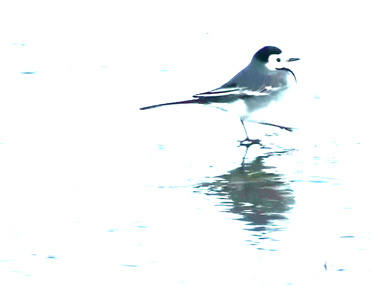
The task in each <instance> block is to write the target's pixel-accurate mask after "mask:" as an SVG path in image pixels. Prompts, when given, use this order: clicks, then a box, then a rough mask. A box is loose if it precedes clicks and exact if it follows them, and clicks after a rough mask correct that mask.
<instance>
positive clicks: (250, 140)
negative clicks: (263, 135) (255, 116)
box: [240, 138, 261, 146]
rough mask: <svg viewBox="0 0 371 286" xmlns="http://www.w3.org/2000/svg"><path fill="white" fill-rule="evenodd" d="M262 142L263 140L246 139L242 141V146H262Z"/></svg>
mask: <svg viewBox="0 0 371 286" xmlns="http://www.w3.org/2000/svg"><path fill="white" fill-rule="evenodd" d="M260 141H261V140H259V139H250V138H246V139H245V140H241V141H240V146H250V145H253V144H260Z"/></svg>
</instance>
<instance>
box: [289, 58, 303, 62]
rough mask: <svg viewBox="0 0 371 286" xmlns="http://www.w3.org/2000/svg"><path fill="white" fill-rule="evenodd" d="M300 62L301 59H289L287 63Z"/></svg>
mask: <svg viewBox="0 0 371 286" xmlns="http://www.w3.org/2000/svg"><path fill="white" fill-rule="evenodd" d="M298 60H300V59H299V58H289V59H288V60H287V61H288V62H295V61H298Z"/></svg>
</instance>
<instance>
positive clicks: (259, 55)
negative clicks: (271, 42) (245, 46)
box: [254, 46, 282, 63]
mask: <svg viewBox="0 0 371 286" xmlns="http://www.w3.org/2000/svg"><path fill="white" fill-rule="evenodd" d="M281 53H282V51H281V50H280V49H279V48H277V47H273V46H266V47H264V48H261V49H260V50H259V51H257V52H256V53H255V55H254V59H256V60H258V61H261V62H263V63H267V62H268V59H269V56H270V55H273V54H277V55H278V54H281Z"/></svg>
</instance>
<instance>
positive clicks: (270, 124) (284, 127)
mask: <svg viewBox="0 0 371 286" xmlns="http://www.w3.org/2000/svg"><path fill="white" fill-rule="evenodd" d="M259 124H263V125H269V126H273V127H277V128H280V129H283V130H286V131H290V132H292V131H293V130H294V128H292V127H286V126H282V125H277V124H273V123H268V122H259Z"/></svg>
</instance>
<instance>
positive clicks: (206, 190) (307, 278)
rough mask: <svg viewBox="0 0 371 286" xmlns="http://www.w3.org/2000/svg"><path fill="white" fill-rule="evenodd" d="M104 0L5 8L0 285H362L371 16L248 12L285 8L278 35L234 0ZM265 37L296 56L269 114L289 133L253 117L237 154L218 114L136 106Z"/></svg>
mask: <svg viewBox="0 0 371 286" xmlns="http://www.w3.org/2000/svg"><path fill="white" fill-rule="evenodd" d="M237 2H238V1H237ZM237 2H236V3H235V4H236V5H237V4H239V5H241V3H237ZM105 3H106V4H105V5H103V6H100V5H98V4H92V3H90V4H89V5H90V6H89V8H90V9H89V10H88V11H87V10H86V5H83V4H79V5H76V2H73V3H72V2H71V3H69V2H66V6H65V7H59V8H58V9H56V8H54V7H51V6H47V7H46V6H45V3H41V2H40V3H39V2H35V3H32V5H31V4H27V3H26V2H25V3H24V6H22V5H18V4H17V5H15V4H11V3H9V5H10V8H11V10H12V11H13V12H14V13H8V15H5V16H6V17H2V19H3V20H4V19H5V21H6V25H4V26H9V25H10V24H9V23H13V24H12V25H10V26H11V27H13V28H12V29H13V30H12V32H11V33H8V34H7V35H4V37H2V39H1V42H0V44H1V47H2V50H3V51H4V53H3V54H2V55H1V56H0V57H1V58H0V60H1V63H2V67H1V69H0V73H1V77H2V83H1V85H0V93H1V98H0V122H1V124H0V143H1V144H0V158H1V160H0V174H1V180H0V195H1V200H0V213H1V217H2V220H1V223H0V232H1V238H2V243H1V245H0V283H1V285H51V284H53V285H58V284H60V285H85V284H92V283H94V284H102V285H231V284H234V285H355V284H356V285H369V284H370V283H371V266H370V265H371V261H370V260H371V259H370V257H371V255H370V254H371V247H370V241H371V228H370V226H369V214H368V201H369V200H368V193H369V188H370V187H369V179H368V177H369V174H368V173H369V172H368V167H367V166H368V163H369V159H370V156H369V148H368V146H369V143H370V139H369V138H368V137H369V136H368V132H367V130H368V129H369V127H368V121H369V120H367V114H368V113H367V112H368V106H367V105H366V103H365V104H363V100H362V99H363V96H364V95H365V89H366V90H367V88H366V87H365V86H364V84H363V83H364V82H367V78H366V76H367V74H368V73H367V69H366V67H367V64H368V63H369V59H368V58H366V59H364V61H363V62H362V63H361V62H359V61H353V59H354V55H359V53H360V50H359V47H360V46H362V44H364V42H365V39H364V37H361V35H362V32H364V33H365V34H367V33H368V31H365V29H366V28H364V27H369V23H364V22H367V21H366V19H368V17H361V16H360V13H361V12H362V11H358V10H357V9H358V8H357V9H356V8H352V9H353V10H354V11H353V10H352V11H349V7H346V5H340V4H339V6H338V9H336V10H334V9H332V6H331V5H329V6H328V7H327V6H324V5H323V3H322V2H321V3H320V5H319V4H318V5H319V6H318V5H317V6H316V5H312V4H311V6H310V7H306V8H305V9H304V8H303V7H302V5H301V6H300V7H297V4H295V3H294V2H292V3H291V4H290V5H291V7H292V9H282V7H280V6H279V5H278V4H276V3H275V2H271V3H270V5H272V9H267V7H266V6H265V5H267V4H266V3H265V4H264V7H263V6H261V5H260V4H256V5H257V6H256V7H255V6H253V7H252V6H249V7H245V8H248V11H251V13H250V12H249V15H250V16H249V17H250V18H251V19H250V20H251V21H248V22H249V23H250V22H254V21H255V22H257V21H259V20H260V17H261V13H258V12H259V11H263V10H264V11H266V13H267V16H270V20H269V21H267V23H273V22H272V21H274V19H277V15H276V14H275V13H276V12H277V11H281V12H282V13H283V14H282V15H281V14H280V19H281V20H280V21H279V22H274V23H275V27H277V30H279V31H280V33H276V30H275V29H272V28H271V26H269V25H267V26H264V25H262V27H260V29H258V30H253V29H251V27H250V26H246V21H245V20H244V19H245V18H244V17H246V12H245V11H247V10H244V9H238V11H236V9H235V8H234V7H235V6H234V5H228V7H224V6H223V5H221V6H220V5H219V4H214V3H213V4H212V7H213V8H214V9H215V11H214V13H211V14H210V5H206V4H205V3H204V4H202V5H200V3H199V2H197V3H194V4H192V3H190V4H189V5H190V6H189V7H188V6H187V7H184V9H180V8H179V7H175V6H174V5H171V4H170V3H165V4H166V5H165V6H166V7H167V9H160V10H156V9H158V7H162V6H161V5H160V4H164V3H157V4H156V5H155V6H156V7H153V4H151V3H146V4H147V5H149V6H150V7H148V6H146V7H147V8H148V9H143V7H137V5H135V7H134V4H133V7H131V8H132V9H134V11H135V12H137V13H134V12H133V13H131V12H130V11H132V10H130V9H128V10H125V17H123V14H122V13H123V11H122V10H121V9H120V8H119V6H117V5H116V4H115V3H114V2H105ZM41 4H43V5H42V9H40V11H49V13H44V12H43V13H42V15H39V14H38V13H37V11H38V9H36V8H37V7H38V6H39V5H41ZM30 5H31V6H30ZM11 6H14V7H11ZM139 6H140V5H139ZM229 6H230V7H229ZM267 6H269V5H267ZM312 6H313V7H312ZM19 7H23V8H19ZM316 7H321V9H316ZM354 7H355V6H354ZM19 9H21V10H19ZM60 9H62V10H60ZM187 9H188V10H187ZM185 10H186V11H188V12H190V13H191V12H192V11H196V12H194V13H195V14H192V15H193V16H194V17H193V21H194V22H190V21H189V17H188V16H187V17H186V16H185V15H188V14H187V13H185V12H184V11H185ZM292 10H295V11H296V13H292ZM304 10H305V11H304ZM22 11H23V12H22ZM30 11H34V13H30ZM127 11H129V12H130V13H128V12H127ZM153 11H157V12H158V13H153ZM168 11H171V13H170V12H168ZM228 11H229V12H228ZM308 11H312V13H309V12H308ZM364 11H367V9H364ZM21 12H22V13H21ZM61 12H64V13H61ZM138 12H140V13H139V14H138ZM351 12H354V13H355V12H357V13H356V14H357V15H358V16H357V17H356V18H354V19H353V21H352V25H353V26H351V27H348V26H346V24H345V21H344V20H343V19H344V13H345V14H346V15H348V14H352V13H351ZM192 13H193V12H192ZM235 13H237V15H236V14H235ZM313 13H314V14H315V16H316V21H315V23H314V22H313V21H312V20H313ZM364 13H365V12H364ZM361 14H362V13H361ZM31 15H32V17H31ZM35 15H39V17H35ZM66 15H68V16H69V17H68V19H69V21H67V22H66V21H65V19H66ZM82 15H83V16H82ZM137 15H140V16H137ZM205 15H208V16H207V17H206V16H205ZM221 15H222V16H223V19H225V21H223V22H221V21H220V17H219V16H221ZM308 15H310V16H308ZM97 16H99V17H98V18H99V19H101V21H97ZM366 16H367V15H366ZM81 17H83V20H84V21H81V19H82V18H81ZM205 17H206V18H207V20H208V21H205V19H206V18H205ZM309 17H310V18H309ZM15 19H17V20H19V22H17V21H15ZM35 19H38V20H37V21H36V20H35ZM227 19H229V20H230V21H227ZM329 19H331V21H329ZM293 22H295V25H293V26H290V27H291V29H287V27H289V25H288V24H291V23H293ZM17 23H18V24H17ZM19 23H23V25H21V24H19ZM45 23H49V25H47V27H46V25H45ZM143 23H144V24H143ZM147 23H150V24H147ZM169 23H172V24H171V25H170V24H169ZM192 23H193V24H192ZM259 23H260V22H259ZM308 23H310V24H308ZM328 23H335V24H336V25H335V24H334V26H332V25H329V24H328ZM191 24H192V25H191ZM348 24H349V23H348ZM349 25H350V24H349ZM127 27H130V29H128V28H127ZM49 28H50V29H49ZM335 28H336V29H335ZM246 29H247V30H246ZM123 31H125V33H123ZM340 31H341V33H340ZM247 32H248V33H249V35H250V36H251V37H246V39H245V37H242V36H241V35H244V34H245V33H247ZM293 34H295V39H293ZM329 34H331V37H329ZM46 35H48V36H46ZM82 35H83V36H82ZM138 35H139V36H140V37H139V36H138ZM357 36H359V37H357ZM226 39H228V41H226ZM236 39H239V40H238V41H237V40H236ZM252 39H255V40H252ZM267 39H269V42H267ZM236 41H237V43H236ZM128 43H129V44H128ZM318 43H321V45H319V44H318ZM266 44H276V45H279V46H280V47H282V49H285V50H289V52H290V53H295V54H293V55H290V56H293V57H297V56H298V57H302V61H301V63H300V62H298V66H297V68H296V69H295V73H296V76H297V78H298V85H297V87H296V90H295V92H294V93H293V97H291V100H289V101H288V102H286V104H285V105H284V106H281V107H280V108H279V109H278V110H276V112H275V113H272V114H269V116H271V117H272V118H274V120H279V121H274V123H277V124H281V123H282V122H283V123H285V124H286V125H288V126H291V127H294V128H295V130H294V131H293V132H292V133H290V132H286V131H284V130H276V129H275V128H272V127H268V126H259V125H256V124H249V125H248V131H249V135H250V136H251V137H253V138H260V139H262V144H261V145H252V146H250V147H248V148H247V147H245V146H239V143H238V140H240V139H243V137H244V132H243V129H242V127H241V124H240V122H239V120H238V119H237V118H234V117H233V116H231V115H229V114H227V113H225V112H222V111H220V110H217V109H211V108H207V107H203V106H191V105H190V106H173V107H166V108H161V109H154V110H148V111H139V107H141V106H145V105H150V104H156V103H161V102H167V101H173V100H174V101H177V100H183V99H187V98H189V97H190V96H191V95H192V94H195V93H197V92H202V91H205V90H209V89H212V88H215V87H217V86H220V85H221V84H223V83H224V82H225V81H226V80H228V79H229V78H230V77H231V76H233V75H234V74H235V73H236V72H237V71H239V70H240V69H241V68H243V67H244V66H245V65H246V64H247V63H248V61H249V60H250V56H251V55H252V54H253V53H254V52H255V47H257V48H260V47H261V46H262V45H266ZM334 47H337V48H336V49H335V48H334ZM288 48H289V49H288ZM298 53H299V54H298ZM339 59H341V63H340V64H339V62H338V60H339ZM319 66H320V68H319ZM343 67H347V70H348V71H349V70H357V73H351V74H349V73H348V74H346V73H344V69H343ZM272 120H273V119H272Z"/></svg>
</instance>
